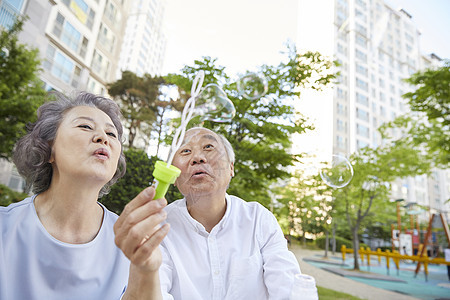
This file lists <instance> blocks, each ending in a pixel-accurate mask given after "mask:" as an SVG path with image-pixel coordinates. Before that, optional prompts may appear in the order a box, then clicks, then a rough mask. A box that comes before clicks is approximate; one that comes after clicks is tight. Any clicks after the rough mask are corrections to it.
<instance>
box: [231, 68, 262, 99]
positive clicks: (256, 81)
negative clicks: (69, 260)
mask: <svg viewBox="0 0 450 300" xmlns="http://www.w3.org/2000/svg"><path fill="white" fill-rule="evenodd" d="M237 89H238V92H239V94H240V95H242V96H243V97H244V98H246V99H249V100H255V99H258V98H261V97H262V96H264V95H265V94H266V93H267V91H268V90H269V86H268V83H267V79H266V78H265V77H264V76H263V75H261V74H257V73H248V74H247V75H245V76H243V77H241V78H240V79H239V80H238V82H237Z"/></svg>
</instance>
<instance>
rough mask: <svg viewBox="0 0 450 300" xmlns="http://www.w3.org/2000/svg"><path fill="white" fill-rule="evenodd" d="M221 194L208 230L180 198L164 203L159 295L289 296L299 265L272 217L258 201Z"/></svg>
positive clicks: (212, 299) (207, 299)
mask: <svg viewBox="0 0 450 300" xmlns="http://www.w3.org/2000/svg"><path fill="white" fill-rule="evenodd" d="M226 200H227V209H226V212H225V215H224V216H223V218H222V220H221V221H220V222H219V223H218V224H217V225H216V226H215V227H214V228H213V229H212V230H211V232H210V233H208V232H207V231H206V230H205V228H204V227H203V225H202V224H200V223H199V222H197V221H196V220H195V219H193V218H192V217H191V215H190V214H189V212H188V210H187V207H186V200H185V199H181V200H177V201H175V202H173V203H171V204H170V205H168V206H167V208H166V212H167V223H169V224H170V225H171V228H170V231H169V234H168V235H167V237H166V238H165V239H164V240H163V242H162V244H161V250H162V252H163V264H162V266H161V268H160V278H161V288H162V293H163V298H164V299H187V300H190V299H192V300H201V299H203V300H219V299H221V300H222V299H230V300H231V299H232V300H237V299H245V300H251V299H271V300H272V299H289V296H290V293H291V290H292V285H293V282H294V275H295V274H298V273H300V268H299V265H298V262H297V259H296V258H295V256H294V255H293V254H292V253H291V252H290V251H289V250H288V248H287V242H286V239H285V238H284V235H283V233H282V231H281V228H280V226H279V225H278V222H277V220H276V218H275V217H274V216H273V214H272V213H271V212H270V211H268V210H267V209H266V208H264V207H263V206H262V205H261V204H259V203H257V202H245V201H243V200H242V199H240V198H238V197H235V196H229V195H227V196H226Z"/></svg>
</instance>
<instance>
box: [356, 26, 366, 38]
mask: <svg viewBox="0 0 450 300" xmlns="http://www.w3.org/2000/svg"><path fill="white" fill-rule="evenodd" d="M355 29H356V32H358V33H359V34H362V35H363V36H367V29H366V27H364V26H362V25H360V24H358V23H356V25H355Z"/></svg>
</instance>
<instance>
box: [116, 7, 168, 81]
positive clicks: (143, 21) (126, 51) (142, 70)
mask: <svg viewBox="0 0 450 300" xmlns="http://www.w3.org/2000/svg"><path fill="white" fill-rule="evenodd" d="M165 6H166V1H165V0H136V1H134V2H133V5H132V7H131V9H130V14H129V16H128V22H127V26H126V33H125V36H124V41H123V44H122V52H121V55H120V62H119V68H118V74H117V75H118V76H121V72H122V71H125V70H128V71H132V72H134V73H136V74H137V75H138V76H143V75H144V74H150V75H153V76H156V75H161V69H162V64H163V61H164V54H165V52H166V40H167V39H166V36H165V31H164V28H163V19H164V10H165Z"/></svg>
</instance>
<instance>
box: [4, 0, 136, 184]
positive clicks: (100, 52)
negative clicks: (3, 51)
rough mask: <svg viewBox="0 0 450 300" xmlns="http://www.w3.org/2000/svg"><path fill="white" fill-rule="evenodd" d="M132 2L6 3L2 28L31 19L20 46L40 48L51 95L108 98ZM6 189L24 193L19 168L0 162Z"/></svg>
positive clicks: (56, 0) (27, 0)
mask: <svg viewBox="0 0 450 300" xmlns="http://www.w3.org/2000/svg"><path fill="white" fill-rule="evenodd" d="M130 5H131V0H54V1H53V0H50V1H49V0H0V28H2V29H3V28H9V26H11V25H12V24H13V23H14V21H15V19H16V17H17V16H19V15H25V16H27V17H28V20H27V21H26V22H25V24H24V27H23V31H22V32H21V33H20V35H19V41H20V42H21V43H24V44H27V45H29V46H31V47H33V48H37V49H38V50H39V53H40V58H41V61H42V66H41V68H42V72H41V74H40V79H41V80H42V82H43V84H44V85H45V88H46V90H57V91H61V92H63V93H66V94H70V93H72V92H73V91H89V92H92V93H95V94H101V95H106V94H107V88H106V86H107V84H108V83H110V82H113V81H115V80H116V79H117V78H116V70H117V69H118V62H119V57H120V51H121V46H122V41H123V36H124V34H125V25H126V20H127V16H128V11H129V7H130ZM0 169H1V170H2V175H1V176H0V179H1V181H0V183H2V184H5V185H8V186H10V187H11V188H13V189H15V190H22V189H23V187H24V183H23V180H22V178H21V177H20V176H19V174H18V173H17V171H15V169H14V167H13V166H12V165H11V164H10V163H8V162H6V161H2V162H0Z"/></svg>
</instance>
